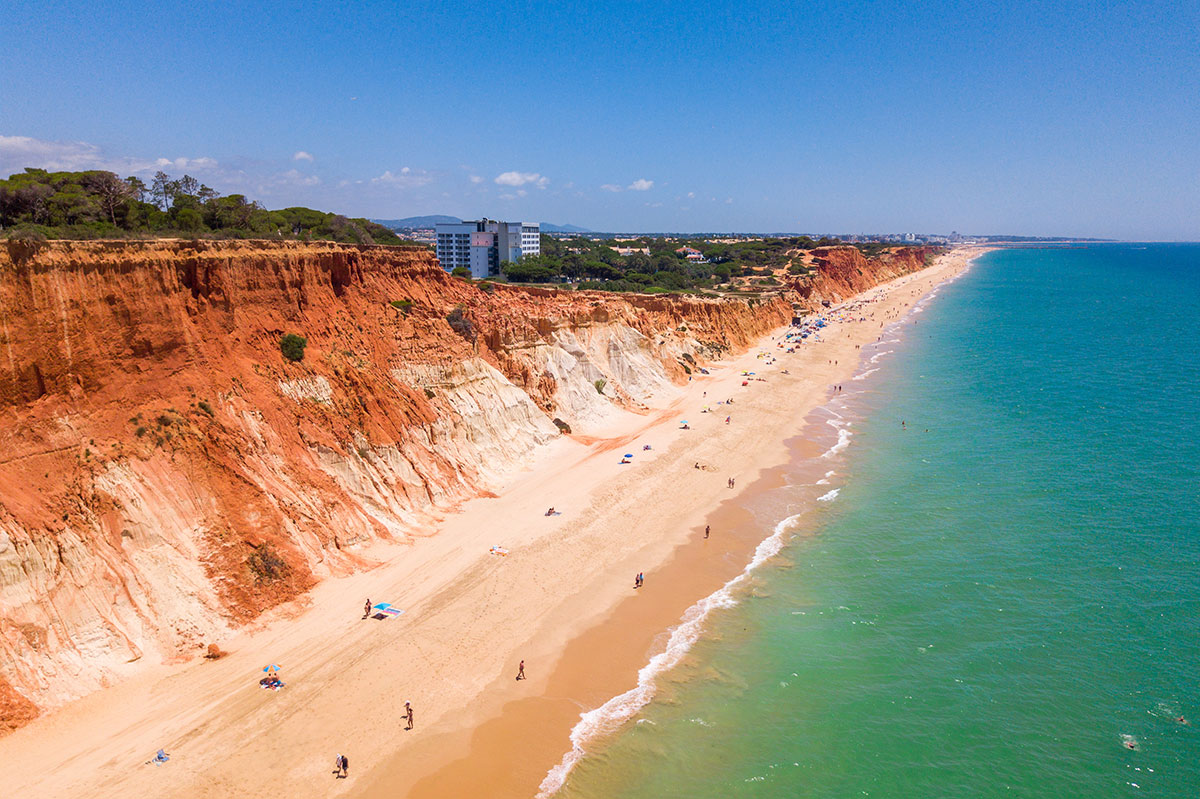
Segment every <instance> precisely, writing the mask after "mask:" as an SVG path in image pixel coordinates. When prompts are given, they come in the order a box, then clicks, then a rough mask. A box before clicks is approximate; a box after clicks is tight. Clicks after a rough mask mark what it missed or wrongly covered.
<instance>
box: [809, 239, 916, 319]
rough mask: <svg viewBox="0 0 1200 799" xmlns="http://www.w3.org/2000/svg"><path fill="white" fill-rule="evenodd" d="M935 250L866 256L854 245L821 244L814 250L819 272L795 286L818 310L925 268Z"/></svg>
mask: <svg viewBox="0 0 1200 799" xmlns="http://www.w3.org/2000/svg"><path fill="white" fill-rule="evenodd" d="M936 252H937V250H936V248H933V247H899V248H896V249H895V250H891V251H888V252H884V253H881V254H880V255H878V256H876V257H874V258H867V257H865V256H864V255H863V254H862V253H861V252H860V251H859V250H858V249H857V248H855V247H822V248H821V249H817V250H813V251H812V257H813V262H814V264H815V265H816V271H815V272H814V273H813V274H812V275H811V276H809V277H807V278H805V279H803V280H801V281H797V282H796V283H795V284H794V285H793V287H792V288H793V289H794V291H795V292H796V294H797V295H798V296H799V297H800V298H801V304H802V306H803V307H805V308H809V309H816V308H817V307H818V306H819V305H820V303H821V301H822V300H824V301H829V302H833V303H836V302H841V301H842V300H845V299H848V298H849V297H852V296H854V295H855V294H858V293H860V292H863V291H866V290H867V289H869V288H871V287H872V286H876V285H879V284H880V283H884V282H886V281H888V280H893V279H895V278H898V277H902V276H904V275H907V274H909V273H910V272H916V271H917V270H919V269H923V268H924V267H925V266H926V265H928V263H929V261H930V260H931V259H932V258H933V256H934V255H935V254H936Z"/></svg>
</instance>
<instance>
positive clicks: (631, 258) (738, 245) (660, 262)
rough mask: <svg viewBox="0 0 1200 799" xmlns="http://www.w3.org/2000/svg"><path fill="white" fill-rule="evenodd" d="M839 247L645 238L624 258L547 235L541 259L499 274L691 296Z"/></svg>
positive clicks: (610, 249) (600, 245) (505, 265)
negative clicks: (688, 253)
mask: <svg viewBox="0 0 1200 799" xmlns="http://www.w3.org/2000/svg"><path fill="white" fill-rule="evenodd" d="M838 243H839V242H838V240H837V239H831V238H822V239H818V240H814V239H812V238H809V237H808V236H789V237H777V238H765V239H750V240H746V241H737V242H729V243H726V242H712V241H708V240H705V239H686V238H684V239H667V238H659V237H649V236H645V237H642V238H639V239H634V240H631V241H622V242H620V246H622V247H628V248H630V249H632V250H634V252H630V253H629V254H628V255H621V254H620V253H619V252H617V250H616V249H615V248H614V246H613V243H612V242H609V241H605V240H594V239H589V238H586V237H583V236H574V237H572V238H569V239H565V240H563V239H557V238H554V237H553V236H547V235H544V234H543V235H542V238H541V245H542V246H541V254H540V255H535V256H526V257H524V258H522V259H521V260H520V261H519V262H516V263H513V262H511V261H504V262H502V263H501V264H500V271H501V272H502V273H503V274H504V277H505V279H507V280H509V281H511V282H513V283H555V282H575V283H576V284H577V286H578V287H579V288H586V289H601V290H604V291H637V292H643V293H655V292H664V291H688V290H694V289H704V288H711V287H713V286H717V285H720V284H726V283H729V282H730V280H731V279H733V278H736V277H742V276H746V275H760V276H767V277H769V276H770V275H772V274H773V272H774V270H776V269H782V268H784V267H788V266H790V265H791V264H792V263H793V258H794V256H795V253H796V251H797V250H811V249H814V248H816V247H826V246H830V245H833V244H838ZM684 248H691V249H693V250H698V251H699V252H700V253H701V255H702V256H703V260H691V261H689V260H688V259H687V258H686V257H685V254H684V253H683V252H680V250H681V249H684ZM643 250H645V251H648V252H649V254H647V253H646V252H643ZM763 279H764V280H765V279H766V278H765V277H764V278H763Z"/></svg>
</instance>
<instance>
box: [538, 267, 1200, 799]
mask: <svg viewBox="0 0 1200 799" xmlns="http://www.w3.org/2000/svg"><path fill="white" fill-rule="evenodd" d="M1198 334H1200V246H1197V245H1161V244H1159V245H1156V244H1150V245H1125V244H1121V245H1109V244H1102V245H1094V246H1084V247H1072V248H1061V249H1021V250H1007V251H998V252H993V253H989V254H987V255H985V256H983V257H982V258H981V259H979V260H977V261H976V262H975V263H974V264H973V266H972V267H971V268H970V270H969V271H967V272H966V273H965V274H964V275H962V276H961V277H960V278H959V279H957V280H955V281H953V282H951V283H948V284H945V285H943V286H942V287H941V288H940V289H939V290H938V291H937V292H936V294H935V296H931V297H927V298H926V299H925V300H923V301H922V303H921V304H920V305H919V306H918V307H917V308H916V309H914V311H913V312H912V313H910V314H909V316H908V317H907V318H906V319H905V320H904V321H903V322H901V323H899V324H897V325H895V326H893V327H892V328H889V329H888V330H886V331H885V334H884V336H883V337H882V341H881V342H880V343H879V344H878V345H875V346H874V347H873V348H871V349H869V350H865V351H864V364H863V365H862V367H861V369H860V375H859V378H861V379H857V380H855V381H851V383H850V384H848V385H846V386H845V391H844V392H843V394H841V395H839V396H838V397H837V398H836V399H835V400H833V401H832V402H831V403H830V405H829V406H828V407H827V408H826V409H824V410H823V411H822V412H821V413H823V414H824V416H823V417H822V416H820V415H819V414H818V417H817V419H816V421H817V422H818V424H820V423H822V421H823V422H824V423H825V424H826V425H828V436H829V437H830V440H831V442H837V444H840V446H838V445H833V446H830V448H829V450H827V451H826V455H825V456H824V459H825V460H826V461H827V465H828V467H829V468H828V471H827V472H825V477H824V478H822V479H821V480H819V481H816V482H815V484H814V481H813V480H812V474H813V469H812V463H808V464H799V463H798V464H796V468H795V471H794V474H795V480H794V482H790V483H789V484H788V485H785V486H784V487H782V488H779V489H775V490H772V491H771V492H769V493H768V494H767V495H765V496H760V497H758V498H756V499H754V500H748V501H753V502H755V503H756V504H755V506H754V507H753V508H752V510H753V511H754V513H755V518H756V519H758V520H759V521H758V522H757V523H760V524H761V527H762V533H763V538H764V539H766V538H768V536H771V535H772V534H773V533H774V534H775V535H774V537H773V538H772V539H771V540H770V542H768V544H767V545H765V548H762V549H760V555H762V556H763V557H760V558H759V560H761V561H763V562H762V563H761V565H759V566H758V568H756V569H754V570H752V571H751V572H749V573H748V574H747V575H746V576H745V577H744V578H743V579H741V580H740V581H738V583H737V584H736V585H734V586H731V587H729V588H728V589H727V590H726V591H725V592H724V593H723V594H722V595H721V596H720V597H718V598H717V599H718V600H719V601H717V602H715V604H714V603H713V602H711V601H710V602H709V603H708V606H706V610H708V611H709V612H707V614H706V615H705V616H704V618H703V620H702V622H701V623H698V624H696V625H694V626H695V627H696V628H697V629H696V630H695V633H696V635H698V638H696V640H695V641H694V643H692V645H691V646H690V648H689V649H687V651H686V653H685V654H683V655H681V656H678V657H674V658H672V659H671V664H670V665H671V667H670V668H666V669H663V670H660V671H659V673H657V674H655V675H654V676H653V686H652V688H653V690H652V693H653V699H652V700H651V701H650V702H649V704H646V705H645V706H643V707H641V708H640V710H638V711H637V712H636V714H634V715H633V716H632V718H629V719H628V720H625V721H624V722H623V723H622V724H620V726H619V728H618V729H617V730H616V731H615V733H612V734H608V735H603V736H598V737H592V738H589V739H588V740H586V741H585V742H584V744H583V745H584V751H585V752H586V754H584V756H583V757H582V758H581V759H580V760H579V762H578V763H576V764H575V765H574V768H573V769H572V770H571V771H570V772H569V774H568V775H567V777H566V783H565V785H564V787H563V788H562V789H561V790H560V791H559V792H558V794H557V796H559V797H562V799H601V797H604V798H605V799H608V798H611V797H618V798H619V797H647V796H655V797H696V798H697V799H705V798H706V797H712V798H713V799H718V798H724V797H766V798H771V799H774V798H775V797H780V798H782V797H814V798H821V799H824V798H825V797H829V798H831V799H832V798H833V797H839V798H840V797H859V796H875V797H992V796H1020V797H1071V796H1079V797H1128V796H1147V797H1150V796H1154V797H1194V796H1197V795H1200V422H1198V420H1200V335H1198ZM801 475H807V477H806V478H805V479H806V480H807V482H801V480H800V476H801ZM814 499H820V500H821V501H818V502H813V500H814ZM803 508H811V510H807V511H803V512H798V509H803ZM775 550H778V552H777V553H776V552H775ZM768 555H769V556H770V557H766V556H768ZM692 637H694V638H695V637H696V636H695V635H693V636H692ZM688 643H691V641H690V639H689V641H688ZM675 661H678V662H675ZM1180 718H1182V719H1183V720H1184V721H1180V720H1179V719H1180Z"/></svg>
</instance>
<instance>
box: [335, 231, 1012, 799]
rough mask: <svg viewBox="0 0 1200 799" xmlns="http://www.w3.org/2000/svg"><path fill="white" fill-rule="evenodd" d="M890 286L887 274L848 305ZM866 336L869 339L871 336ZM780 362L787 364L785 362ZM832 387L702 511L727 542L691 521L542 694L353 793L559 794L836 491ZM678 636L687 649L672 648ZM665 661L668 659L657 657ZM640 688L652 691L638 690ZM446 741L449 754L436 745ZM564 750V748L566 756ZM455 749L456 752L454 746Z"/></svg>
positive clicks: (586, 635)
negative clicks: (735, 486) (827, 482)
mask: <svg viewBox="0 0 1200 799" xmlns="http://www.w3.org/2000/svg"><path fill="white" fill-rule="evenodd" d="M990 249H991V248H985V249H977V248H971V249H970V250H962V251H959V253H960V255H961V256H962V257H961V258H960V260H959V262H958V263H956V264H955V265H954V266H953V267H952V269H951V270H950V271H949V273H948V274H945V275H943V276H940V277H938V278H937V279H935V280H932V281H922V282H923V283H927V284H928V285H925V286H924V288H923V289H922V290H920V291H919V292H917V293H916V294H915V295H914V296H913V297H912V298H911V299H909V300H907V301H906V302H904V303H903V307H904V309H905V310H904V313H903V315H897V316H896V318H895V319H892V320H885V321H884V323H883V325H884V327H885V328H886V327H890V326H891V325H892V324H895V323H897V322H899V321H902V320H903V319H906V318H907V317H908V315H909V314H911V311H912V309H913V308H914V307H916V306H917V305H918V304H919V303H920V302H921V301H922V300H924V299H925V298H927V297H929V295H930V294H931V293H933V292H936V290H937V289H938V288H939V287H940V286H942V285H943V284H945V283H948V282H950V281H952V280H955V279H957V278H958V277H959V276H961V274H962V273H963V272H964V271H965V270H966V269H967V268H968V267H969V265H970V262H971V261H973V260H974V259H975V258H977V257H979V256H980V255H982V254H984V253H986V252H988V251H989V250H990ZM930 269H932V267H931V268H930ZM928 271H929V270H922V272H918V273H913V274H912V275H908V276H905V277H904V278H900V279H898V280H897V281H892V283H903V284H907V283H909V282H911V281H910V279H912V278H918V277H921V276H926V277H928V275H927V274H926V273H927V272H928ZM889 285H891V284H881V285H880V286H877V287H875V288H873V289H871V290H869V291H868V292H864V294H863V295H857V296H856V297H854V298H851V299H849V300H847V301H846V302H845V303H843V305H845V304H849V303H853V302H855V301H856V300H858V299H859V298H861V297H862V296H864V295H870V294H872V293H873V292H879V291H880V290H883V289H886V287H888V286H889ZM778 335H779V334H778V331H777V332H776V333H773V334H771V335H770V336H768V337H767V338H768V339H770V340H774V339H775V338H776V337H777V336H778ZM857 343H858V344H859V345H860V346H863V347H865V346H866V345H867V344H868V343H874V340H871V341H865V342H864V341H859V342H857ZM752 349H754V348H752ZM839 360H840V359H839ZM867 362H868V359H867V354H866V353H865V351H864V352H862V354H861V357H860V358H856V359H855V362H854V364H853V365H852V366H847V367H844V368H843V370H842V372H841V373H842V374H845V375H846V378H848V379H862V378H864V377H866V376H867V375H869V374H870V373H871V372H872V371H874V370H875V369H876V368H877V367H872V368H870V369H869V370H868V369H867V368H866V367H867V365H868V363H867ZM780 363H781V364H782V365H783V366H784V367H786V361H784V360H781V361H780ZM870 363H871V364H874V363H876V361H874V360H872V361H870ZM839 379H844V378H839ZM835 396H836V395H835V394H833V393H830V392H826V393H825V395H824V398H823V399H822V400H821V402H820V404H817V405H814V406H812V407H808V408H806V409H805V411H806V412H805V414H804V422H803V424H802V425H800V428H799V429H798V430H796V431H795V433H794V435H793V436H791V437H789V438H786V439H784V440H781V441H780V442H779V445H778V449H779V451H781V452H783V453H784V458H785V459H784V460H782V461H776V463H775V464H774V465H770V466H761V465H760V466H759V468H758V470H757V472H756V476H755V479H753V480H752V481H750V482H749V483H748V485H747V486H746V487H745V488H744V489H741V490H740V491H738V492H737V493H736V494H734V495H732V496H730V497H728V498H725V499H723V500H722V501H720V502H719V503H718V504H717V505H716V507H715V508H714V510H712V511H711V512H710V513H709V514H707V516H706V519H705V521H707V522H708V523H709V524H712V525H713V527H714V529H715V530H720V531H723V532H722V534H721V535H720V536H719V538H720V540H721V543H719V544H718V543H717V541H716V540H715V539H716V538H718V536H716V535H715V534H714V538H713V539H709V540H704V539H703V527H704V522H701V523H700V524H698V525H693V526H692V528H691V529H692V532H693V533H694V535H689V536H688V537H686V538H682V539H680V541H679V544H678V546H677V547H675V549H673V550H672V551H671V552H670V553H669V554H668V555H667V558H666V559H665V560H664V561H663V562H661V563H660V564H659V565H658V567H657V568H656V570H655V572H654V574H653V577H652V579H653V583H651V582H650V579H651V578H648V582H647V587H650V586H651V585H653V587H654V588H655V589H657V590H660V591H661V594H662V595H661V596H660V597H658V598H657V599H656V603H655V605H654V606H653V607H650V608H646V607H644V606H645V605H646V604H647V603H646V602H645V601H644V600H643V599H642V597H641V596H637V595H632V596H628V597H626V598H624V599H623V600H622V601H621V602H620V604H618V605H616V606H615V607H614V608H613V609H612V610H611V611H610V612H609V613H608V614H606V615H605V616H604V617H603V618H601V619H600V620H599V621H598V622H597V623H595V624H594V625H592V626H590V627H588V628H587V629H585V630H584V631H582V632H581V633H580V634H579V635H577V636H576V637H574V638H573V639H571V640H570V641H569V642H568V643H567V644H566V645H565V647H564V648H563V649H562V651H561V654H560V655H559V657H558V658H557V659H556V660H555V661H554V664H553V665H552V666H551V669H550V673H549V675H547V676H546V677H545V678H544V679H542V680H540V681H538V682H535V683H533V684H532V685H529V686H528V687H529V688H530V689H531V690H532V692H533V693H534V695H532V696H529V697H525V698H515V699H511V700H509V701H507V702H505V703H503V704H502V705H501V706H499V707H497V708H494V710H493V712H492V713H490V714H486V716H487V717H486V718H485V719H484V720H483V721H482V722H481V723H479V724H477V725H472V727H471V728H470V729H469V730H466V731H458V732H457V733H449V734H445V735H443V736H441V740H439V741H437V742H436V744H435V743H434V742H432V741H431V742H429V743H430V744H431V745H430V746H429V747H428V751H425V752H422V755H423V756H424V759H425V763H426V766H425V767H424V768H420V771H421V772H422V776H420V777H418V778H417V779H413V778H412V776H411V773H412V772H413V771H414V770H416V769H417V768H419V767H418V766H416V763H417V762H418V757H417V756H416V755H415V754H414V756H412V757H406V758H404V760H403V761H402V762H396V763H394V764H391V765H390V766H389V767H386V768H385V769H384V770H382V772H381V773H380V774H379V775H378V776H377V777H376V781H375V782H373V783H372V784H371V785H370V786H367V787H365V788H364V789H363V790H362V791H360V792H357V793H355V794H354V795H355V796H362V797H369V798H373V797H383V796H385V795H388V796H390V795H396V789H397V788H398V787H400V786H401V785H403V786H405V788H406V790H405V791H404V793H403V795H406V796H410V797H413V798H414V799H435V797H445V796H483V795H487V796H493V797H508V796H512V797H531V796H534V795H535V794H536V796H537V797H538V798H539V799H543V798H544V797H549V796H551V795H553V794H554V793H555V792H556V791H557V790H558V789H559V788H561V786H562V784H563V782H564V781H565V779H566V777H567V775H568V774H569V771H570V770H571V768H572V767H573V766H574V764H575V762H577V761H578V759H579V758H580V757H582V756H583V755H584V754H585V753H584V752H583V751H581V750H580V747H579V746H577V745H575V741H574V740H573V739H574V737H575V735H576V734H577V732H578V731H579V728H580V727H581V726H587V725H591V724H595V725H596V726H597V727H598V729H596V730H595V731H594V732H593V734H591V735H590V736H589V738H588V743H589V744H596V745H598V746H600V747H603V745H604V741H605V740H606V739H608V738H609V737H610V736H611V735H613V734H617V733H618V731H619V728H620V727H621V726H622V725H623V724H624V723H627V722H628V720H629V719H630V718H632V717H633V716H634V715H636V713H637V711H638V710H639V709H640V708H641V707H642V706H644V705H645V704H646V703H648V702H649V701H651V698H652V696H653V694H654V693H655V691H654V688H653V687H650V688H649V690H646V686H645V685H644V682H645V681H644V680H643V679H642V677H643V673H644V672H646V671H650V672H652V673H653V674H652V675H651V676H650V681H651V682H652V681H653V679H654V676H658V677H661V676H663V675H665V674H666V673H668V672H669V671H670V670H671V669H672V668H673V667H674V666H675V665H677V664H678V662H679V661H681V660H682V659H683V658H686V657H687V656H688V652H689V651H690V649H691V645H692V643H694V641H695V640H696V639H697V638H698V637H699V636H700V635H701V634H702V628H703V622H704V621H705V619H706V618H707V616H708V611H709V610H711V609H713V608H716V607H729V606H730V605H729V604H728V603H727V595H729V594H732V593H733V592H734V591H735V590H736V589H737V588H738V587H739V584H740V583H741V582H742V581H744V580H746V579H748V578H749V576H750V575H751V574H752V572H753V571H754V570H755V569H756V568H757V567H758V566H760V565H762V564H764V563H766V562H767V561H768V560H770V558H771V557H773V556H774V555H775V554H777V553H778V552H779V551H780V550H781V549H782V548H783V547H784V546H785V545H786V543H787V542H788V541H789V540H791V538H793V537H794V536H795V535H801V534H804V532H805V530H806V529H807V527H808V524H807V523H808V521H809V517H811V516H812V514H814V513H815V512H817V511H818V510H819V509H820V505H821V500H823V499H826V498H827V497H828V494H829V493H833V494H835V495H836V491H837V490H838V489H837V488H833V491H832V492H830V491H829V488H831V487H830V486H825V487H822V486H821V485H820V484H819V483H817V480H822V479H824V478H825V477H826V476H827V475H826V474H825V471H824V470H825V469H826V468H827V464H826V463H825V462H824V461H823V460H822V456H823V455H833V454H837V453H838V452H840V451H841V450H842V449H844V448H845V446H846V445H847V438H846V436H845V434H843V433H841V432H840V431H839V430H838V429H837V428H836V427H834V426H830V425H829V418H828V415H827V414H822V413H820V412H821V411H822V410H824V409H825V408H826V405H827V404H828V402H829V401H830V400H831V399H833V398H834V397H835ZM825 439H829V440H828V441H826V440H825ZM798 461H799V462H801V463H803V466H802V467H801V468H802V469H803V470H805V471H806V472H808V473H809V474H810V476H811V478H812V480H811V486H812V487H813V489H819V490H810V491H809V492H807V493H809V494H811V496H808V497H806V498H805V500H804V502H803V504H802V507H801V508H800V509H799V510H798V511H797V512H794V513H791V514H789V515H788V516H786V517H785V518H783V519H781V520H780V521H779V522H778V523H777V524H776V525H775V527H774V529H773V530H772V532H771V535H769V536H767V537H766V538H765V539H764V538H763V535H762V533H763V528H762V527H761V526H760V524H759V523H757V522H755V521H754V520H753V518H752V516H751V512H750V510H748V507H747V506H748V505H750V504H751V503H752V502H753V500H754V499H755V497H757V496H760V495H762V494H764V493H766V492H769V491H771V490H772V489H775V488H778V487H780V486H781V485H783V481H784V477H785V473H787V472H789V471H795V467H796V464H797V462H798ZM818 495H821V496H818ZM714 550H716V551H715V552H714ZM764 550H765V551H764ZM714 555H715V556H716V557H714ZM747 561H750V562H749V563H747ZM718 595H721V596H718ZM698 611H699V612H698ZM681 627H687V628H688V629H687V630H686V633H685V637H686V638H687V639H689V640H687V641H686V643H684V642H682V641H676V640H675V638H676V636H677V633H678V631H679V630H680V628H681ZM681 643H682V644H683V646H682V651H679V652H672V653H669V652H668V651H667V650H670V649H672V648H674V647H676V646H679V645H680V644H681ZM664 659H665V660H667V661H669V663H667V664H665V665H664V664H662V663H656V662H655V661H662V660H664ZM647 661H650V662H649V663H648V662H647ZM597 663H603V664H604V666H605V667H604V668H598V667H597V665H596V664H597ZM631 675H632V676H633V678H634V680H635V681H636V683H637V684H636V685H635V686H633V687H630V683H631V682H632V681H631V679H630V676H631ZM504 686H505V680H504V679H503V678H502V679H500V680H498V681H497V683H496V685H495V686H493V688H494V689H495V690H500V689H501V688H503V687H504ZM643 693H644V696H638V695H639V694H643ZM631 695H633V696H631ZM584 697H588V699H590V702H589V701H586V700H584ZM634 697H636V701H639V702H640V704H637V705H636V707H632V708H621V709H619V710H618V711H617V713H618V716H617V717H616V718H615V719H614V718H612V717H611V715H610V714H606V711H611V710H612V709H613V706H614V704H615V705H617V706H618V707H619V705H620V704H621V702H622V700H623V699H633V698H634ZM581 711H582V712H581ZM606 715H607V717H606ZM549 730H553V732H549ZM568 731H569V732H570V733H571V736H570V739H568V736H567V732H568ZM439 750H440V752H441V754H442V756H441V757H437V755H436V753H437V752H438V751H439ZM564 750H566V755H563V752H564ZM451 752H452V753H455V755H454V756H448V754H449V753H451ZM431 757H432V758H435V759H436V761H440V765H439V766H436V767H430V766H428V762H429V758H431ZM547 757H551V758H552V760H547ZM560 758H561V760H560ZM547 772H550V773H547ZM555 772H558V773H557V774H556V773H555ZM372 776H373V777H374V776H375V775H372Z"/></svg>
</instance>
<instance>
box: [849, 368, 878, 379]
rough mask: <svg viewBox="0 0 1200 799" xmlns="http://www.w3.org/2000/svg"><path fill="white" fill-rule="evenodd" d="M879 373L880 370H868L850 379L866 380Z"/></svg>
mask: <svg viewBox="0 0 1200 799" xmlns="http://www.w3.org/2000/svg"><path fill="white" fill-rule="evenodd" d="M878 371H879V370H878V369H868V370H867V371H865V372H863V373H862V374H860V375H855V376H854V377H852V378H850V379H851V380H866V379H867V378H868V377H870V376H871V375H873V374H875V373H876V372H878Z"/></svg>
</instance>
